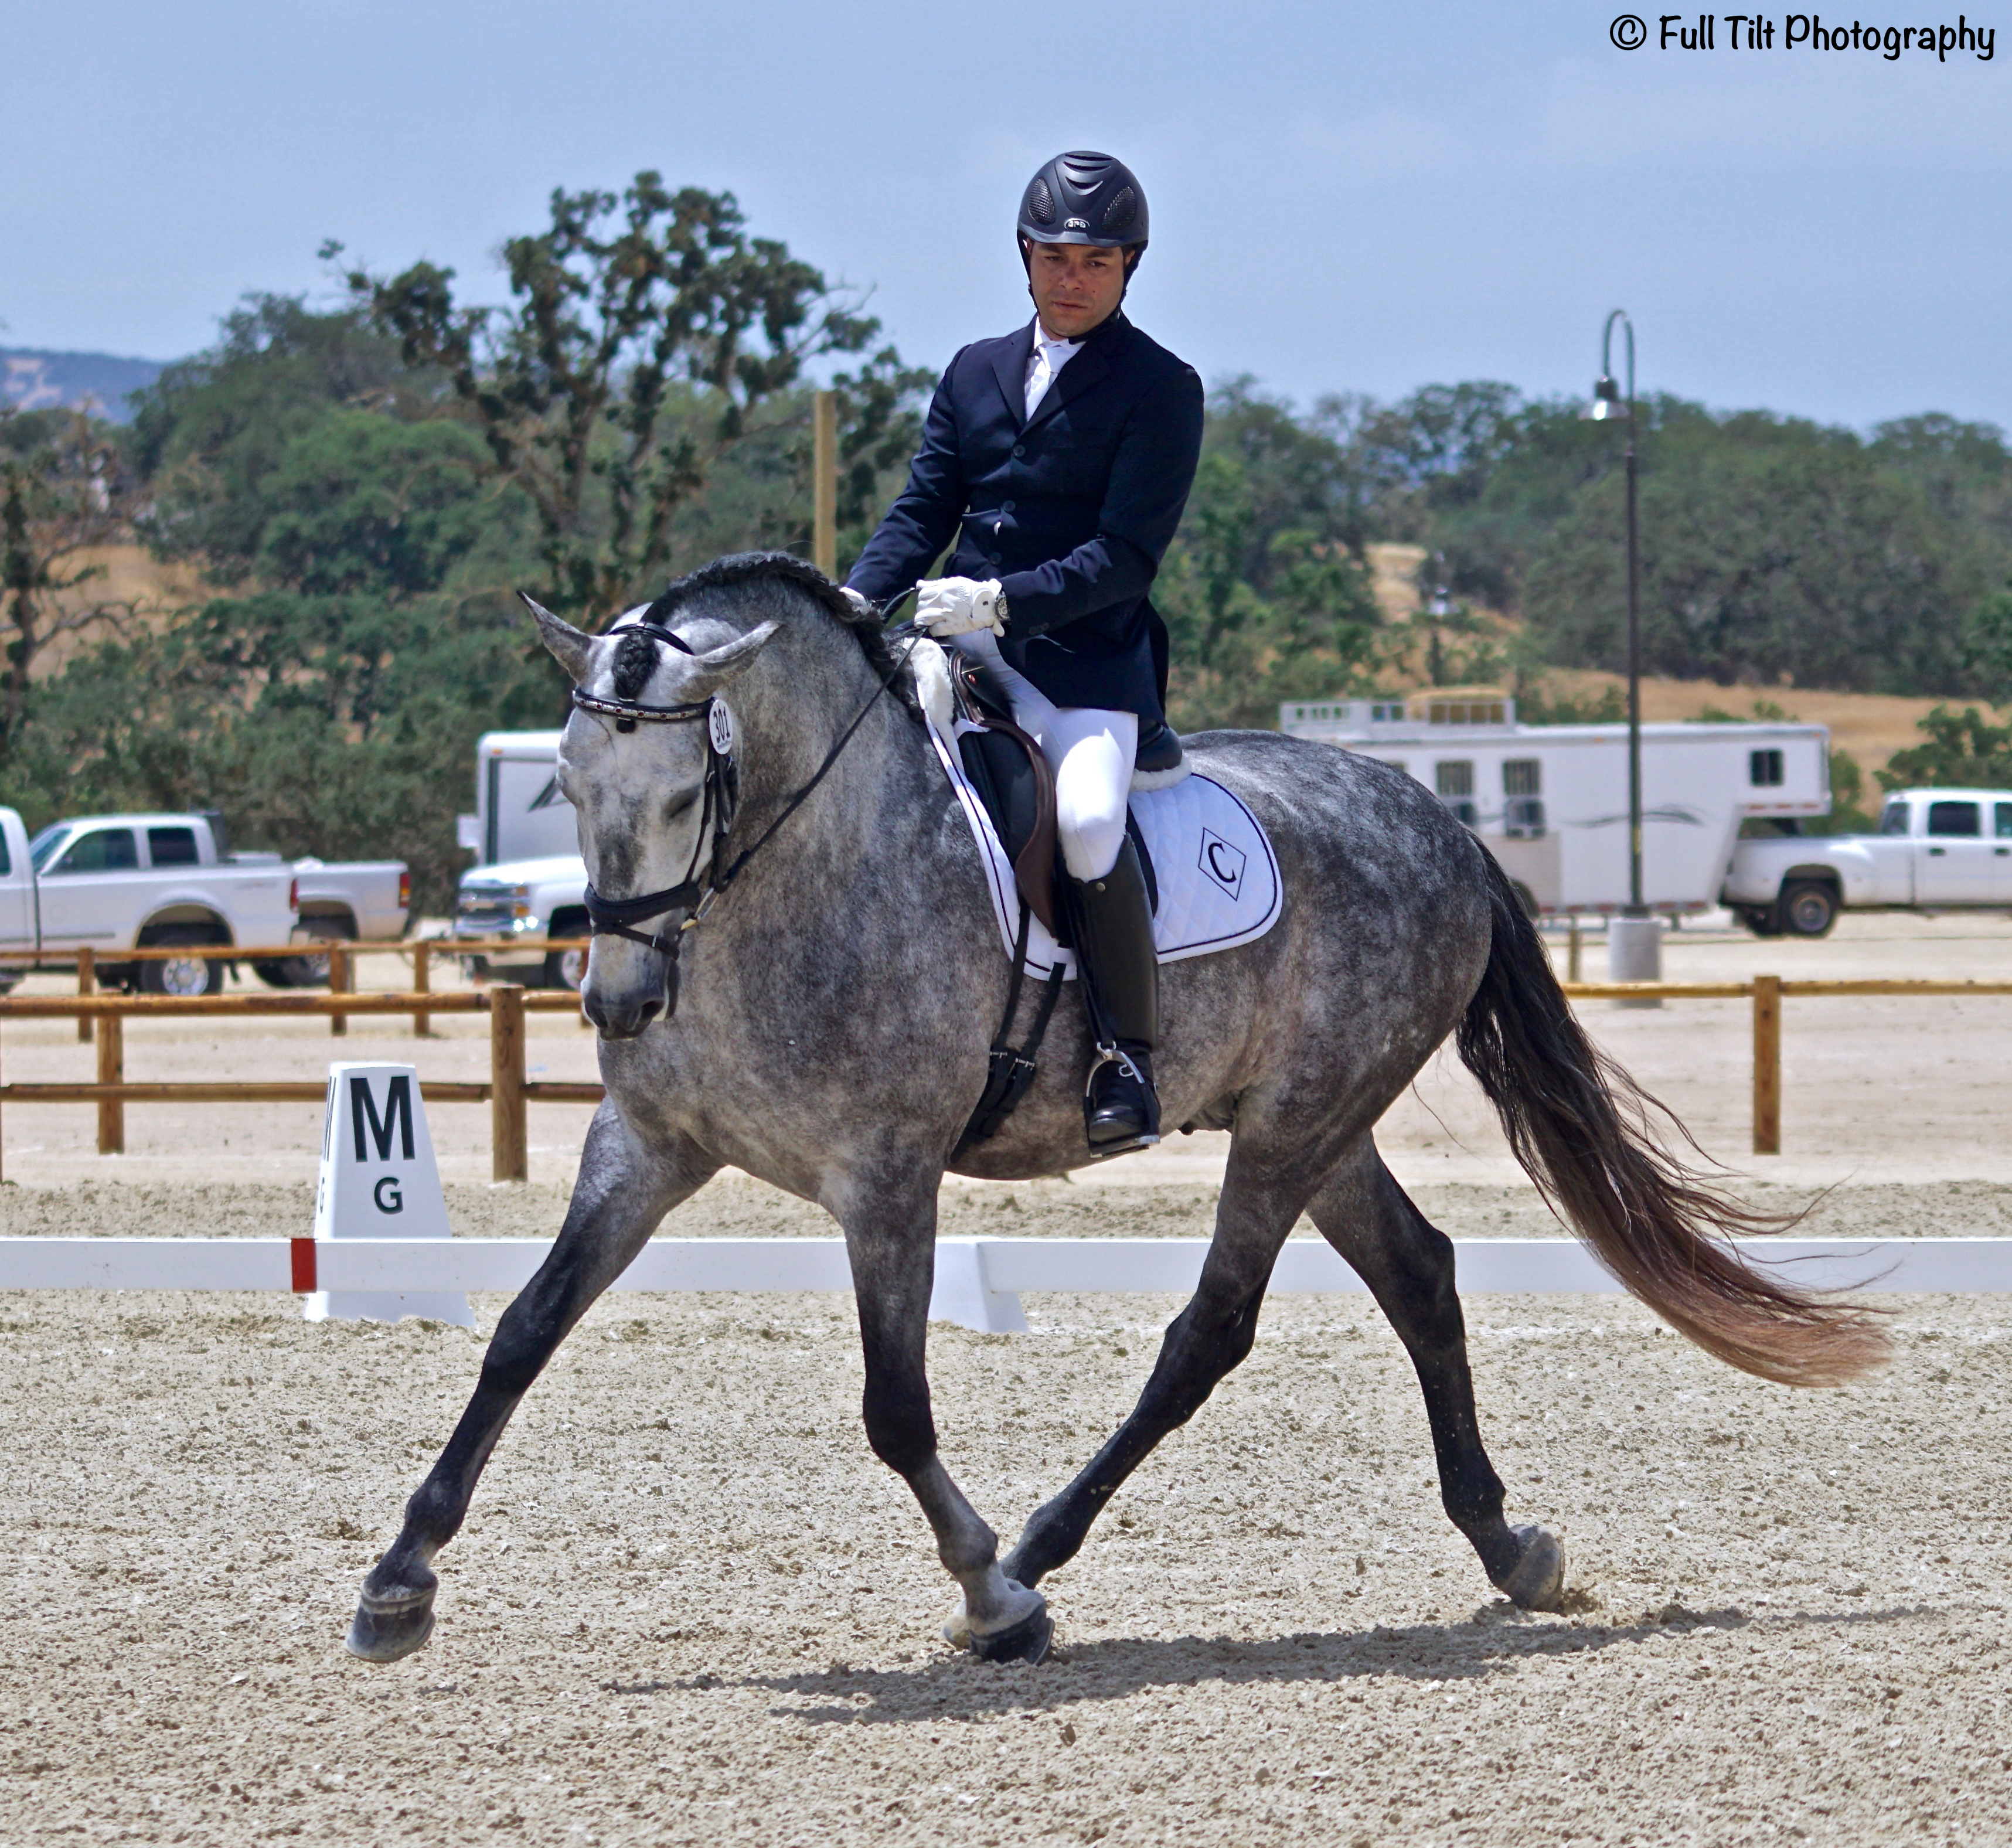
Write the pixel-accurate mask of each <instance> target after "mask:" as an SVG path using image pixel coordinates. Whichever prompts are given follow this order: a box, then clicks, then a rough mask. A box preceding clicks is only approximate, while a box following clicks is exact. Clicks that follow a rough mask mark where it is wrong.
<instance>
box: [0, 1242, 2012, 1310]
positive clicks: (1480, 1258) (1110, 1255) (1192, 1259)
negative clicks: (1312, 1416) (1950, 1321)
mask: <svg viewBox="0 0 2012 1848" xmlns="http://www.w3.org/2000/svg"><path fill="white" fill-rule="evenodd" d="M1740 1249H1741V1250H1742V1251H1743V1253H1744V1254H1746V1257H1747V1258H1749V1259H1750V1260H1751V1261H1753V1262H1754V1263H1756V1264H1758V1265H1763V1266H1765V1267H1766V1268H1769V1269H1771V1270H1772V1271H1774V1272H1775V1274H1776V1275H1779V1276H1781V1277H1782V1279H1784V1281H1788V1282H1793V1283H1797V1284H1799V1285H1801V1286H1805V1287H1809V1288H1817V1289H1833V1288H1839V1287H1843V1286H1861V1287H1864V1288H1868V1289H1871V1290H1882V1291H1894V1292H1901V1293H1925V1292H1938V1293H1951V1294H1957V1293H1967V1292H1971V1291H2012V1239H1887V1240H1874V1241H1861V1242H1853V1241H1850V1240H1833V1239H1756V1240H1744V1241H1742V1242H1741V1244H1740ZM550 1250H551V1240H549V1239H352V1238H344V1239H324V1240H314V1239H244V1238H238V1239H200V1238H171V1239H62V1238H11V1239H0V1291H5V1290H291V1291H293V1292H295V1293H301V1294H305V1293H308V1292H310V1291H313V1290H403V1291H419V1290H493V1291H503V1292H515V1291H516V1290H521V1289H522V1288H523V1286H524V1285H525V1284H526V1283H528V1282H529V1281H530V1278H531V1275H532V1273H533V1272H534V1271H536V1270H537V1268H538V1266H539V1265H540V1264H541V1263H543V1262H544V1258H545V1255H546V1254H547V1253H548V1252H549V1251H550ZM1207 1250H1208V1240H1206V1239H940V1240H937V1242H936V1290H935V1293H934V1294H933V1297H931V1299H930V1302H929V1315H930V1316H931V1318H932V1319H933V1320H936V1321H942V1322H955V1323H958V1324H959V1325H961V1326H963V1327H965V1328H971V1329H985V1330H988V1331H990V1332H997V1333H1009V1332H1018V1331H1020V1330H1023V1329H1026V1325H1027V1322H1026V1317H1025V1316H1024V1315H1022V1313H1021V1309H1020V1297H1021V1295H1022V1293H1023V1292H1026V1291H1029V1290H1031V1291H1034V1292H1036V1293H1040V1292H1042V1291H1047V1290H1061V1291H1069V1292H1081V1293H1088V1294H1098V1295H1108V1294H1115V1293H1126V1292H1136V1291H1150V1292H1158V1293H1165V1294H1168V1295H1176V1296H1184V1295H1186V1294H1187V1293H1189V1292H1190V1291H1191V1290H1193V1288H1194V1286H1195V1283H1196V1280H1197V1278H1198V1277H1199V1276H1200V1274H1201V1265H1202V1258H1203V1256H1204V1253H1206V1251H1207ZM1454 1252H1455V1254H1456V1261H1457V1274H1458V1276H1459V1279H1460V1286H1461V1290H1462V1292H1463V1293H1468V1294H1476V1293H1479V1294H1483V1295H1486V1294H1490V1293H1502V1294H1511V1295H1537V1296H1583V1295H1611V1294H1616V1293H1618V1292H1619V1290H1620V1288H1621V1286H1620V1285H1619V1284H1618V1283H1615V1282H1614V1279H1613V1278H1612V1277H1611V1276H1610V1275H1608V1274H1607V1272H1606V1271H1604V1270H1603V1269H1602V1268H1600V1265H1599V1264H1598V1263H1597V1262H1596V1261H1595V1260H1594V1258H1593V1257H1592V1255H1591V1254H1589V1253H1588V1252H1587V1251H1586V1250H1585V1249H1584V1248H1583V1247H1582V1246H1580V1245H1579V1244H1577V1243H1574V1242H1573V1241H1572V1240H1568V1239H1456V1240H1454ZM851 1287H852V1273H851V1267H850V1266H849V1265H848V1264H847V1261H846V1255H845V1241H844V1240H843V1239H839V1238H828V1239H797V1238H789V1239H676V1238H658V1239H653V1240H651V1242H650V1243H649V1244H648V1245H647V1246H646V1247H644V1250H643V1251H642V1253H641V1254H640V1256H639V1257H638V1258H637V1260H636V1261H635V1262H634V1263H633V1264H632V1265H630V1267H629V1268H628V1269H627V1270H626V1272H623V1275H622V1276H621V1278H620V1279H619V1281H618V1282H617V1283H615V1289H617V1290H721V1291H740V1290H749V1291H768V1290H850V1289H851ZM1362 1289H1363V1284H1362V1281H1361V1279H1360V1278H1358V1277H1357V1275H1356V1274H1355V1272H1354V1271H1352V1270H1350V1268H1349V1267H1348V1266H1347V1265H1346V1264H1344V1263H1343V1261H1341V1259H1340V1258H1337V1257H1336V1255H1335V1254H1334V1253H1333V1252H1332V1250H1330V1249H1329V1247H1327V1246H1326V1245H1325V1243H1322V1242H1321V1241H1319V1240H1315V1239H1303V1238H1296V1239H1292V1240H1288V1241H1287V1243H1286V1247H1285V1249H1284V1250H1282V1252H1281V1253H1280V1254H1279V1262H1278V1265H1277V1267H1276V1268H1275V1270H1274V1271H1273V1272H1272V1290H1274V1291H1279V1292H1283V1293H1286V1294H1287V1295H1296V1296H1303V1295H1343V1294H1350V1293H1361V1290H1362Z"/></svg>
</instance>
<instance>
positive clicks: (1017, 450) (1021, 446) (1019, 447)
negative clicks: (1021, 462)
mask: <svg viewBox="0 0 2012 1848" xmlns="http://www.w3.org/2000/svg"><path fill="white" fill-rule="evenodd" d="M1013 453H1014V454H1015V455H1026V453H1027V445H1026V444H1025V443H1015V444H1014V445H1013Z"/></svg>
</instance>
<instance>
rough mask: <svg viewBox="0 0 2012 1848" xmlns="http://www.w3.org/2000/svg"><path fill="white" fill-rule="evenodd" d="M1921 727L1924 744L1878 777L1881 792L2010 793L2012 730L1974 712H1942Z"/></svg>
mask: <svg viewBox="0 0 2012 1848" xmlns="http://www.w3.org/2000/svg"><path fill="white" fill-rule="evenodd" d="M1920 726H1921V730H1922V731H1923V732H1924V733H1926V734H1927V735H1926V737H1925V739H1924V740H1923V741H1922V742H1921V744H1915V745H1912V746H1910V747H1909V748H1908V749H1907V750H1905V751H1895V752H1894V754H1893V755H1892V758H1891V760H1890V761H1889V762H1888V764H1887V765H1886V767H1885V769H1883V770H1882V771H1881V772H1879V781H1880V784H1881V786H1882V787H1883V788H1885V789H1889V790H1896V789H1931V788H1941V789H2012V725H1993V724H1992V722H1991V721H1990V720H1989V719H1986V718H1985V716H1984V715H1983V714H1982V713H1981V712H1978V709H1977V708H1976V707H1975V706H1966V707H1964V709H1963V710H1962V711H1961V712H1952V711H1951V710H1950V708H1948V707H1947V706H1938V707H1936V708H1935V710H1934V711H1933V712H1931V713H1929V714H1928V715H1927V716H1926V717H1925V718H1924V719H1922V720H1921V722H1920Z"/></svg>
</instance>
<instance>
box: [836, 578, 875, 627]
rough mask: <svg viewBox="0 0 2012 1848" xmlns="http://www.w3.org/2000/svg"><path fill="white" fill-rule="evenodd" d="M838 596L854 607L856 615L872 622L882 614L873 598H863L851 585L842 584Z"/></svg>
mask: <svg viewBox="0 0 2012 1848" xmlns="http://www.w3.org/2000/svg"><path fill="white" fill-rule="evenodd" d="M838 594H839V595H840V596H841V597H843V598H844V599H845V601H847V603H849V604H851V605H852V610H853V614H854V615H858V616H861V617H864V618H866V619H869V620H871V619H873V618H876V617H877V616H878V615H879V614H880V612H879V610H878V609H877V608H876V607H875V606H874V605H873V602H872V599H871V598H865V597H862V596H861V595H860V594H859V593H858V591H857V590H854V589H853V587H851V585H850V584H841V585H840V587H839V591H838Z"/></svg>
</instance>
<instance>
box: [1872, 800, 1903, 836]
mask: <svg viewBox="0 0 2012 1848" xmlns="http://www.w3.org/2000/svg"><path fill="white" fill-rule="evenodd" d="M1879 832H1880V833H1882V834H1904V833H1907V804H1906V803H1904V802H1889V803H1888V804H1886V806H1885V808H1884V809H1883V810H1882V812H1881V813H1880V816H1879Z"/></svg>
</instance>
